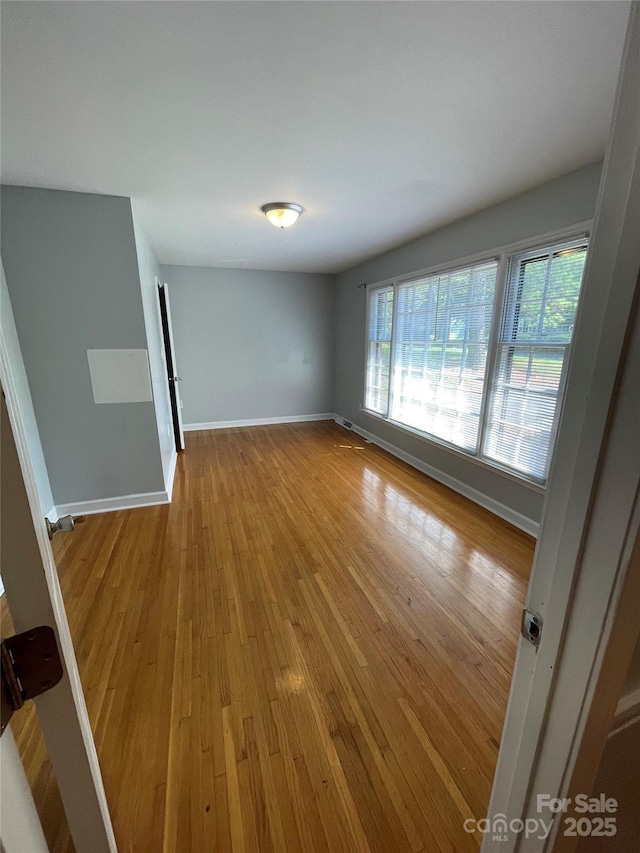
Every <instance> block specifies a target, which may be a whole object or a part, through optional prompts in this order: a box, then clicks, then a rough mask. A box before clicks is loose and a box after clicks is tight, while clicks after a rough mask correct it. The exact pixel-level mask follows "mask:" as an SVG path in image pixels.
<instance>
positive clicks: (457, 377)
mask: <svg viewBox="0 0 640 853" xmlns="http://www.w3.org/2000/svg"><path fill="white" fill-rule="evenodd" d="M496 273H497V262H496V261H490V262H483V263H480V264H476V265H473V266H468V267H464V268H461V269H457V270H452V271H450V272H445V273H440V274H437V275H431V276H427V277H425V278H423V279H419V280H416V281H411V282H406V283H402V284H399V285H398V286H397V300H398V304H397V309H396V328H395V334H394V345H393V353H392V371H391V405H390V417H391V418H392V419H393V420H395V421H398V422H400V423H402V424H406V425H407V426H411V427H413V428H415V429H417V430H420V431H422V432H426V433H429V434H430V435H433V436H436V437H437V438H440V439H442V440H444V441H447V442H449V443H451V444H454V445H456V446H457V447H461V448H464V449H466V450H470V451H475V450H476V448H477V444H478V429H479V421H480V411H481V406H482V397H483V390H484V382H485V372H486V362H487V352H488V344H489V336H490V333H491V319H492V313H493V301H494V291H495V283H496Z"/></svg>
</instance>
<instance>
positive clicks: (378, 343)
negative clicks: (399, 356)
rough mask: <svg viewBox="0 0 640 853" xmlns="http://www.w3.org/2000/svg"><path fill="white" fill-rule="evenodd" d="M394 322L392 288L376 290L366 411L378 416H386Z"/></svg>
mask: <svg viewBox="0 0 640 853" xmlns="http://www.w3.org/2000/svg"><path fill="white" fill-rule="evenodd" d="M392 321H393V288H391V287H387V288H384V289H382V288H380V289H378V290H374V292H373V293H372V294H371V299H370V301H369V323H368V327H369V334H368V344H367V346H368V351H367V395H366V407H367V409H370V410H371V411H372V412H378V414H386V413H387V403H388V399H389V366H390V363H391V361H390V360H391V326H392Z"/></svg>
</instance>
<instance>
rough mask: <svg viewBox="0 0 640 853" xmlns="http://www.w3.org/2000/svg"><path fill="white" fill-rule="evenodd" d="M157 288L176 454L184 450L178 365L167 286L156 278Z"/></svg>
mask: <svg viewBox="0 0 640 853" xmlns="http://www.w3.org/2000/svg"><path fill="white" fill-rule="evenodd" d="M156 286H157V288H158V305H159V309H160V327H161V329H162V342H163V344H164V361H165V365H166V368H167V383H168V385H169V402H170V404H171V420H172V423H173V436H174V441H175V445H176V450H177V451H178V453H179V452H180V451H182V450H184V447H185V445H184V428H183V425H182V403H181V400H180V390H179V388H178V382H180V381H181V377H179V376H178V365H177V362H176V349H175V344H174V340H173V327H172V325H171V305H170V303H169V285H168V284H166V282H165V284H162V282H161V281H160V280H159V279H158V278H157V277H156Z"/></svg>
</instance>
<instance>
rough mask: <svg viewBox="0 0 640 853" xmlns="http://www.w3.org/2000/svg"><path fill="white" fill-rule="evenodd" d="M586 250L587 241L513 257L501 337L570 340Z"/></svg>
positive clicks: (544, 341)
mask: <svg viewBox="0 0 640 853" xmlns="http://www.w3.org/2000/svg"><path fill="white" fill-rule="evenodd" d="M586 254H587V248H586V244H585V245H582V246H578V247H572V248H564V249H563V248H562V247H560V248H558V249H556V250H555V251H554V250H548V251H547V252H545V253H541V254H540V255H538V256H536V257H535V258H522V259H518V258H515V259H514V260H513V262H512V276H511V281H510V282H509V289H508V301H507V307H506V311H505V317H504V323H503V331H502V340H504V341H514V342H516V341H520V342H524V341H532V342H533V341H536V342H540V343H563V344H568V343H569V342H570V341H571V335H572V333H573V324H574V321H575V316H576V309H577V306H578V296H579V295H580V285H581V283H582V273H583V270H584V263H585V259H586Z"/></svg>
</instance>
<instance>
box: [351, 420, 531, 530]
mask: <svg viewBox="0 0 640 853" xmlns="http://www.w3.org/2000/svg"><path fill="white" fill-rule="evenodd" d="M335 420H336V423H338V424H339V425H340V426H344V424H343V423H342V421H343V420H347V418H342V417H340V416H336V418H335ZM351 429H352V430H353V432H356V433H357V434H358V435H361V436H362V437H363V438H366V439H367V441H370V442H371V443H372V444H376V445H377V446H378V447H381V448H382V449H383V450H386V451H387V453H390V454H391V455H392V456H396V457H397V458H398V459H402V461H403V462H406V463H407V464H408V465H411V466H412V467H413V468H417V470H418V471H422V473H423V474H426V475H427V477H431V478H432V479H433V480H437V481H438V482H439V483H442V484H443V485H444V486H448V487H449V488H450V489H452V490H453V491H454V492H457V493H458V494H459V495H463V496H464V497H465V498H469V500H471V501H473V502H474V503H477V504H479V505H480V506H481V507H484V509H488V510H489V512H492V513H493V514H494V515H497V516H499V517H500V518H503V519H504V520H505V521H508V522H509V524H513V526H514V527H517V528H519V529H520V530H524V532H525V533H528V534H529V535H530V536H535V537H537V535H538V531H539V529H540V525H539V524H538V523H537V522H536V521H533V519H531V518H527V516H526V515H522V513H520V512H516V511H515V510H513V509H511V508H510V507H508V506H506V505H505V504H502V503H500V502H499V501H496V500H494V499H493V498H490V497H489V496H488V495H485V494H484V493H483V492H479V491H478V490H477V489H474V488H472V487H471V486H468V485H467V484H466V483H463V482H462V481H461V480H456V478H455V477H451V476H450V475H449V474H445V473H444V471H440V470H439V469H438V468H434V467H433V466H431V465H429V464H427V463H426V462H423V461H422V459H418V457H417V456H412V455H411V454H410V453H405V451H404V450H400V448H399V447H396V446H395V444H391V443H390V442H388V441H385V440H384V439H382V438H378V436H377V435H374V434H373V433H372V432H368V431H367V430H366V429H362V427H359V426H358V425H357V424H355V423H354V424H353V425H352V427H351Z"/></svg>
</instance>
